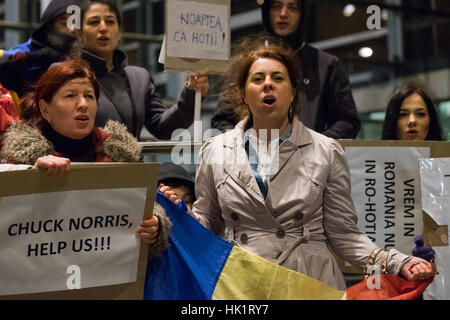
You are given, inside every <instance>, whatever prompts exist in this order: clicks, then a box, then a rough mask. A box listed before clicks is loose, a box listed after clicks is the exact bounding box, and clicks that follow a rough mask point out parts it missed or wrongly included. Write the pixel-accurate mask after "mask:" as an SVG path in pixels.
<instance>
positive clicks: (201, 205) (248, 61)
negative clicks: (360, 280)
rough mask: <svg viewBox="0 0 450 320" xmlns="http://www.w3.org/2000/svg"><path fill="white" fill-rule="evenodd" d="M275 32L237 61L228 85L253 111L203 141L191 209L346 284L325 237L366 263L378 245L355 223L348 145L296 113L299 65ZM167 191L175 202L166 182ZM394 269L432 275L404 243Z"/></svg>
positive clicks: (269, 252)
mask: <svg viewBox="0 0 450 320" xmlns="http://www.w3.org/2000/svg"><path fill="white" fill-rule="evenodd" d="M274 41H275V40H273V39H272V40H271V42H270V44H268V43H267V42H266V44H264V42H262V45H261V46H259V47H258V46H257V45H252V46H249V45H248V44H245V43H244V46H243V47H244V48H246V49H245V50H247V52H246V53H242V54H241V58H240V59H239V60H237V61H235V63H234V64H233V65H232V66H231V67H230V70H229V78H228V79H229V82H228V87H227V88H226V89H225V91H224V92H223V93H222V94H223V95H226V97H225V98H226V99H227V101H229V103H230V104H232V105H233V106H234V107H235V110H236V111H237V112H238V113H241V114H242V113H244V115H245V114H247V116H246V117H245V118H244V119H243V120H242V121H241V122H239V123H238V124H237V126H236V128H235V129H233V130H231V131H228V132H227V133H224V134H222V135H219V136H216V137H213V138H211V139H210V140H208V141H207V142H205V144H204V145H203V146H202V148H201V151H200V155H199V160H200V163H199V167H198V169H197V173H196V183H195V191H196V197H197V201H196V202H195V203H194V206H193V210H192V212H190V213H191V214H192V215H193V216H194V217H195V218H197V219H198V220H199V221H200V223H202V224H203V225H204V226H205V227H207V228H208V229H210V230H212V231H213V232H215V233H216V234H219V235H223V236H224V237H225V239H227V240H229V241H231V242H233V243H234V244H235V245H237V246H240V247H242V248H244V249H247V250H249V251H252V252H254V253H257V254H258V255H260V256H262V257H264V258H266V259H269V260H272V261H276V262H277V263H279V264H280V265H282V266H285V267H287V268H290V269H293V270H296V271H298V272H301V273H303V274H306V275H308V276H311V277H313V278H316V279H318V280H321V281H323V282H325V283H326V284H328V285H329V286H331V287H334V288H338V289H345V282H344V278H343V275H342V273H341V271H340V269H339V266H338V265H337V263H336V261H335V259H334V258H333V256H332V254H331V253H330V251H329V250H328V246H330V247H331V248H332V249H333V250H334V251H335V252H336V253H337V254H338V255H339V256H340V257H342V258H343V259H345V260H347V261H349V262H351V263H352V264H354V265H356V266H359V267H364V266H365V265H366V263H367V261H368V258H369V256H370V255H371V253H372V251H373V250H374V249H376V248H377V246H376V245H375V244H374V243H373V242H372V241H371V240H370V239H369V238H368V237H367V236H366V235H365V234H364V233H362V232H361V231H360V230H359V229H358V227H357V225H356V223H357V216H356V213H355V209H354V206H353V202H352V199H351V194H350V175H349V170H348V167H347V163H346V159H345V154H344V150H343V149H342V147H341V146H340V144H339V143H338V142H337V141H335V140H333V139H331V138H328V137H326V136H324V135H322V134H319V133H316V132H314V131H312V130H310V129H308V128H306V127H305V126H304V125H303V124H302V123H301V122H300V121H299V120H298V118H297V116H296V115H295V114H292V112H293V111H292V110H295V109H296V108H292V105H294V104H295V103H297V88H298V86H297V83H298V79H299V75H298V73H297V71H296V70H299V67H298V66H297V65H296V63H297V59H295V56H293V55H292V52H291V51H290V49H288V48H287V47H284V46H283V45H282V44H280V43H278V44H277V43H275V42H274ZM248 48H253V49H252V50H249V49H248ZM264 129H266V130H264ZM271 129H272V130H273V131H271ZM161 191H163V192H165V195H166V196H168V197H169V198H170V197H172V200H174V202H177V198H176V196H175V195H174V194H173V193H171V192H170V191H169V188H168V187H163V188H161ZM381 256H382V255H381V254H379V256H378V257H377V259H376V261H377V263H379V261H380V260H381V259H380V258H381ZM387 272H388V273H392V274H400V275H402V276H403V277H405V278H406V279H408V280H415V279H418V278H420V279H424V278H427V277H430V276H432V274H433V271H432V267H431V264H429V263H428V262H427V261H425V260H422V259H420V258H415V257H410V256H407V255H405V254H402V253H400V252H399V251H397V250H390V251H389V255H388V264H387Z"/></svg>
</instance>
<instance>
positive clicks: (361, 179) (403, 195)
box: [345, 147, 430, 254]
mask: <svg viewBox="0 0 450 320" xmlns="http://www.w3.org/2000/svg"><path fill="white" fill-rule="evenodd" d="M345 153H346V156H347V160H348V164H349V168H350V175H351V181H352V198H353V202H354V203H355V209H356V212H357V214H358V227H359V229H360V230H361V231H363V232H365V233H366V235H367V236H368V237H369V238H370V239H371V240H372V241H374V242H375V243H376V244H377V245H378V246H379V247H381V248H384V249H386V250H388V249H392V248H395V249H397V250H400V251H401V252H403V253H405V254H411V251H412V248H413V247H414V246H415V245H414V237H415V236H417V235H421V234H422V231H423V223H422V205H421V192H420V174H419V159H420V158H426V157H429V154H430V150H429V148H426V147H425V148H421V147H346V148H345Z"/></svg>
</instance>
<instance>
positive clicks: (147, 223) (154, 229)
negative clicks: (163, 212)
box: [136, 216, 159, 244]
mask: <svg viewBox="0 0 450 320" xmlns="http://www.w3.org/2000/svg"><path fill="white" fill-rule="evenodd" d="M158 230H159V221H158V217H157V216H153V217H151V218H150V219H147V220H144V221H142V223H141V225H140V226H139V227H138V228H137V230H136V232H137V233H138V234H139V236H140V237H141V239H142V241H144V242H145V243H148V244H153V243H155V242H156V238H157V236H158Z"/></svg>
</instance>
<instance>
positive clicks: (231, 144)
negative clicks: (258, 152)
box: [223, 119, 265, 203]
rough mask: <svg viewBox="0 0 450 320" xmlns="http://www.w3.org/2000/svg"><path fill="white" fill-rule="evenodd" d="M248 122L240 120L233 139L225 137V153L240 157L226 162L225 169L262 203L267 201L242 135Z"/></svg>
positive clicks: (234, 157) (232, 157)
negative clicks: (231, 161) (252, 166)
mask: <svg viewBox="0 0 450 320" xmlns="http://www.w3.org/2000/svg"><path fill="white" fill-rule="evenodd" d="M246 122H247V119H244V120H242V121H240V122H239V123H238V124H237V125H236V128H235V130H233V132H232V134H233V135H232V137H231V139H225V141H224V143H223V148H224V152H225V154H230V153H231V154H232V156H231V157H229V158H228V159H239V161H237V162H233V163H228V162H225V164H224V169H225V171H226V172H227V173H228V174H229V175H230V177H231V178H232V179H233V180H234V181H236V183H238V184H239V185H240V186H241V187H242V188H243V189H244V190H246V191H247V192H248V193H250V194H251V195H252V196H253V197H254V198H256V199H257V200H258V201H260V202H261V203H265V201H264V197H263V195H262V194H261V190H260V189H259V186H258V183H257V182H256V178H255V176H254V174H253V171H252V168H251V167H250V162H249V161H248V158H247V154H246V152H245V149H244V146H243V140H242V135H243V132H244V131H243V128H245V123H246ZM236 129H238V130H236ZM239 129H240V130H239Z"/></svg>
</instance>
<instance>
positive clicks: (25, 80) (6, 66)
mask: <svg viewBox="0 0 450 320" xmlns="http://www.w3.org/2000/svg"><path fill="white" fill-rule="evenodd" d="M80 4H81V0H53V1H51V2H50V3H49V4H48V6H47V8H46V9H45V11H44V12H43V13H42V15H41V19H40V22H39V26H38V28H37V29H36V30H34V31H33V32H32V34H31V38H30V39H29V40H28V41H27V42H26V43H23V44H19V45H17V46H16V47H13V48H11V49H10V50H6V51H5V52H4V56H3V57H1V58H0V82H1V83H2V84H3V86H4V87H5V88H7V89H9V90H14V91H16V92H17V93H18V94H19V96H21V95H23V94H24V93H25V92H26V91H27V89H28V85H29V84H33V83H34V82H36V81H37V80H38V79H39V77H40V76H41V75H42V74H43V73H44V72H45V71H46V70H47V69H48V68H49V67H50V65H51V64H53V63H55V62H59V61H63V60H65V59H66V57H67V56H68V54H69V52H70V50H71V49H72V46H73V44H74V42H75V41H76V37H75V36H73V35H69V34H66V33H61V32H56V31H55V30H54V29H53V28H52V25H51V23H52V22H53V20H54V19H55V18H56V17H58V16H59V15H61V14H65V13H67V8H68V7H69V6H71V5H78V6H79V5H80Z"/></svg>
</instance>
